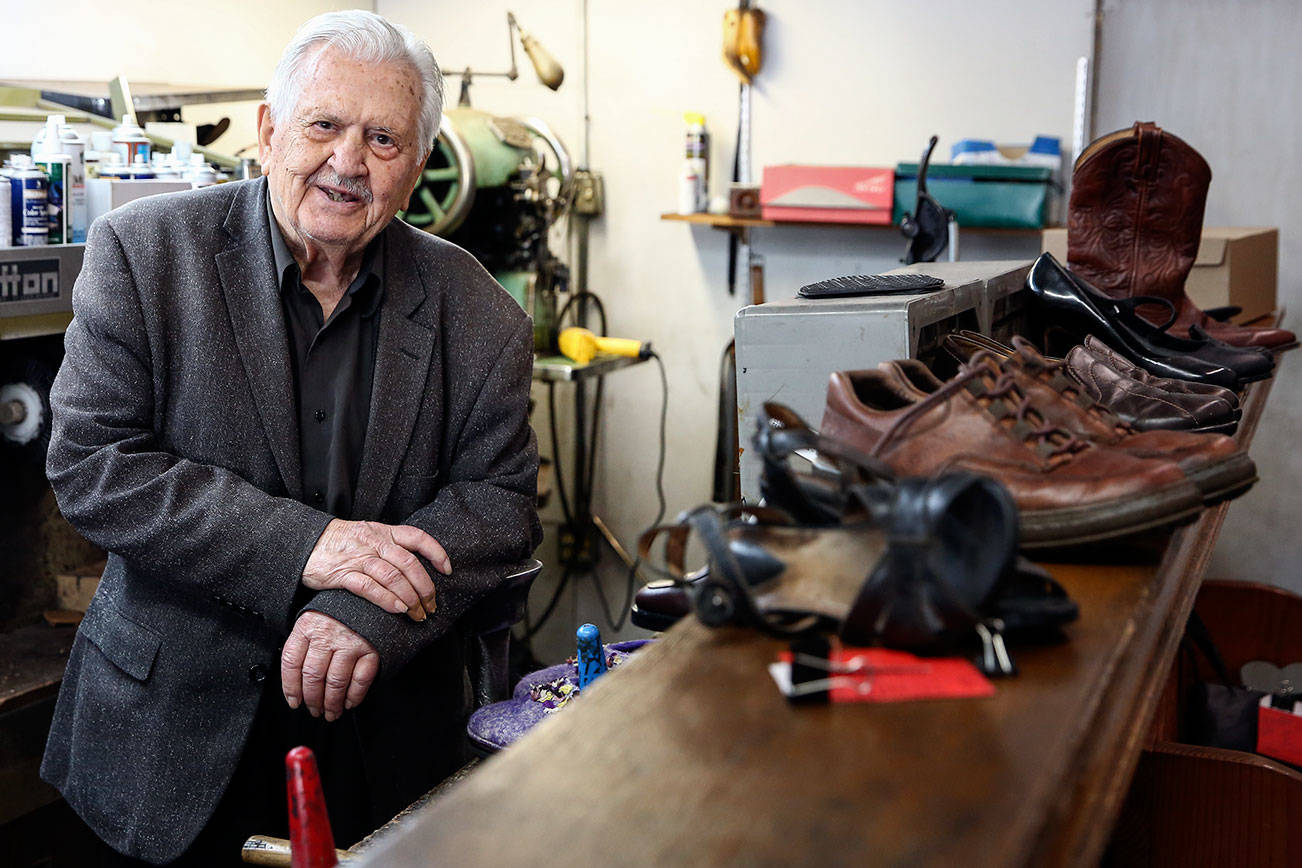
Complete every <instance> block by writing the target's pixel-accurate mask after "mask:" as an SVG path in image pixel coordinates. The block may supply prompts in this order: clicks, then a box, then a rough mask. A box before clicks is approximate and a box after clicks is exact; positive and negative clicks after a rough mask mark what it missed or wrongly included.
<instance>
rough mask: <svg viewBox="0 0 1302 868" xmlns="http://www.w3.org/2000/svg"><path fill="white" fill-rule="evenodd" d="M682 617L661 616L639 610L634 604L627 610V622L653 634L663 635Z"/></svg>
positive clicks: (656, 613)
mask: <svg viewBox="0 0 1302 868" xmlns="http://www.w3.org/2000/svg"><path fill="white" fill-rule="evenodd" d="M683 617H684V616H683V615H662V614H660V613H658V612H648V611H646V610H645V609H639V608H638V607H637V605H636V604H634V605H633V606H632V608H631V609H630V610H629V616H628V618H629V620H630V621H632V622H633V626H635V627H641V628H642V629H643V630H650V631H651V632H653V633H663V632H664V631H665V630H668V629H669V628H670V627H672V626H674V625H675V624H677V623H678V622H679V621H681V620H682V619H683Z"/></svg>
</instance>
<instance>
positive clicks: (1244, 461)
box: [1185, 452, 1257, 506]
mask: <svg viewBox="0 0 1302 868" xmlns="http://www.w3.org/2000/svg"><path fill="white" fill-rule="evenodd" d="M1185 476H1186V477H1187V478H1188V479H1189V481H1190V482H1192V483H1193V484H1194V485H1196V486H1197V487H1198V490H1199V491H1200V492H1202V496H1203V504H1204V505H1205V506H1211V505H1212V504H1216V503H1221V502H1223V501H1226V500H1233V499H1234V498H1236V497H1238V496H1239V495H1241V494H1244V493H1245V492H1247V491H1248V489H1250V488H1252V486H1253V485H1255V484H1256V482H1257V465H1256V464H1255V463H1253V460H1252V458H1250V457H1249V456H1248V453H1246V452H1238V453H1236V454H1234V455H1231V456H1229V457H1228V458H1226V459H1225V460H1224V461H1218V462H1216V463H1215V464H1210V465H1208V466H1206V467H1200V468H1198V469H1197V470H1192V471H1186V472H1185Z"/></svg>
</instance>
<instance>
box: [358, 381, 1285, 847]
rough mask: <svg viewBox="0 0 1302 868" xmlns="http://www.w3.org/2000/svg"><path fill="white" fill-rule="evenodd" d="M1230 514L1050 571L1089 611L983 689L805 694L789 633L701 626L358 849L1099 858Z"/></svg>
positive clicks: (1246, 426)
mask: <svg viewBox="0 0 1302 868" xmlns="http://www.w3.org/2000/svg"><path fill="white" fill-rule="evenodd" d="M1268 390H1269V381H1267V382H1266V383H1264V384H1261V385H1260V386H1259V387H1257V388H1256V389H1254V390H1253V391H1252V392H1251V393H1250V396H1249V400H1248V401H1247V403H1246V406H1245V414H1244V420H1243V423H1242V424H1241V429H1240V434H1239V435H1238V436H1239V437H1240V439H1241V442H1244V443H1247V442H1248V441H1249V440H1250V438H1251V435H1252V432H1253V430H1254V429H1255V427H1256V423H1257V420H1258V418H1259V416H1260V413H1261V409H1262V405H1263V404H1264V402H1265V398H1266V394H1267V392H1268ZM1225 509H1226V506H1225V505H1222V506H1220V507H1217V508H1214V509H1210V510H1206V511H1204V513H1203V514H1202V516H1201V518H1200V519H1199V520H1198V521H1197V522H1195V523H1194V524H1191V525H1187V526H1185V527H1183V528H1180V529H1178V530H1177V531H1175V532H1174V533H1173V534H1170V535H1169V537H1167V538H1160V539H1159V540H1158V544H1157V545H1156V546H1154V547H1152V548H1151V549H1150V555H1149V556H1148V557H1147V558H1145V557H1144V556H1143V550H1142V549H1141V550H1132V549H1120V548H1115V547H1114V548H1110V549H1107V550H1106V551H1104V552H1103V554H1105V555H1107V556H1108V557H1109V558H1110V559H1111V560H1112V561H1114V563H1109V564H1097V563H1093V564H1083V563H1072V564H1049V565H1048V566H1049V568H1050V570H1051V572H1052V573H1053V574H1054V575H1055V576H1056V577H1057V578H1058V580H1059V581H1061V582H1062V584H1063V585H1064V586H1065V587H1066V588H1067V590H1068V591H1069V592H1070V593H1071V595H1072V596H1073V597H1074V598H1075V599H1076V601H1077V602H1078V603H1079V604H1080V609H1081V617H1080V620H1079V621H1078V622H1077V623H1075V624H1073V625H1071V626H1070V627H1069V628H1068V630H1067V633H1068V636H1069V641H1067V642H1064V643H1062V644H1059V645H1056V646H1051V647H1040V648H1015V649H1014V654H1015V657H1016V660H1017V663H1018V665H1019V666H1020V668H1021V674H1020V675H1019V676H1018V677H1017V678H1015V679H1010V680H1006V681H1002V682H999V683H998V685H997V688H998V689H997V691H996V693H995V695H994V696H993V697H990V698H987V699H975V700H973V699H968V700H945V701H933V702H916V703H904V704H895V705H838V706H825V707H792V706H790V705H788V704H787V703H786V701H785V700H783V699H782V698H781V696H780V695H779V694H778V691H777V689H776V688H775V687H774V685H773V682H772V680H771V679H770V677H769V675H768V672H767V671H766V667H767V664H768V663H769V662H771V661H772V660H773V659H774V658H775V655H776V654H777V653H778V651H779V650H780V648H781V647H782V646H781V643H779V642H776V641H773V640H769V639H766V638H763V637H761V636H759V635H757V634H755V633H753V632H749V631H746V630H741V629H723V630H710V629H708V628H706V627H703V626H702V625H701V624H699V623H698V622H696V621H695V620H694V619H688V620H685V621H684V622H682V623H680V624H678V625H677V626H675V627H674V628H673V629H672V630H670V631H669V632H668V633H667V634H665V636H664V638H663V639H662V640H661V641H660V642H658V643H656V644H655V645H653V646H649V647H648V648H646V649H645V650H643V651H641V652H639V654H638V655H637V656H635V657H634V658H633V659H632V660H630V661H629V662H628V663H627V664H625V665H624V666H621V667H620V668H619V669H618V670H616V671H615V672H614V673H612V674H611V675H610V676H607V677H604V678H603V679H602V680H601V681H599V682H598V683H597V684H596V685H595V686H594V687H593V688H591V689H590V690H589V691H587V692H585V694H584V696H583V697H582V700H581V701H580V702H578V703H577V704H576V705H574V706H573V707H572V708H570V709H568V710H566V711H565V712H564V713H562V714H558V715H556V716H554V717H553V718H550V719H548V720H546V721H544V723H543V724H542V725H540V726H539V727H538V728H537V729H536V730H535V731H534V732H532V733H530V735H529V736H528V737H527V738H525V739H524V740H522V741H521V742H519V743H518V744H517V745H515V746H514V747H512V748H511V749H509V750H508V751H506V752H504V753H503V754H500V755H498V756H496V757H494V758H492V759H491V760H489V761H487V762H486V763H484V764H483V765H482V766H481V767H480V769H479V770H477V771H476V772H475V773H474V774H473V775H471V776H469V777H468V778H467V779H466V780H465V781H464V782H462V783H460V784H459V785H457V786H456V787H455V788H453V789H451V791H449V792H448V793H447V794H446V795H444V796H442V797H440V798H436V799H434V800H432V801H431V803H430V804H428V805H427V806H425V807H423V808H421V809H420V810H418V811H416V812H414V813H413V814H412V815H411V816H410V817H408V818H407V819H406V820H405V821H404V822H403V823H399V824H398V826H397V828H395V829H394V830H393V831H392V832H390V833H388V834H387V835H384V836H380V837H379V838H378V839H377V840H376V841H375V842H374V845H373V846H372V847H369V848H367V850H366V851H365V853H364V854H363V855H362V859H361V861H360V862H359V863H358V864H361V865H367V866H404V865H493V866H499V865H534V864H539V863H543V862H548V861H553V860H556V859H563V860H564V861H565V862H567V863H571V864H597V865H612V864H638V865H791V864H816V865H838V864H854V865H858V864H884V865H940V866H958V865H978V864H979V865H1095V864H1097V863H1098V860H1099V858H1100V856H1101V854H1102V852H1103V849H1104V847H1105V846H1106V844H1107V841H1108V838H1109V833H1110V830H1111V828H1112V825H1113V823H1114V822H1115V820H1116V817H1117V813H1118V811H1119V810H1120V806H1121V803H1122V800H1123V799H1124V797H1125V794H1126V791H1127V789H1128V786H1129V782H1130V779H1131V776H1132V774H1133V772H1134V769H1135V764H1136V762H1137V760H1138V757H1139V752H1140V749H1141V748H1142V747H1143V746H1144V745H1145V743H1146V741H1147V734H1148V731H1149V727H1150V723H1151V721H1152V719H1153V714H1154V710H1155V708H1156V706H1157V702H1158V698H1159V694H1160V693H1161V691H1162V688H1163V686H1164V683H1165V681H1166V676H1167V673H1168V670H1169V667H1170V664H1171V661H1172V660H1173V658H1174V656H1175V654H1176V650H1177V645H1178V643H1179V640H1180V637H1181V635H1182V633H1183V625H1184V622H1185V620H1186V619H1187V617H1188V613H1189V611H1190V610H1191V608H1192V605H1193V600H1194V595H1195V594H1196V592H1197V589H1198V585H1199V584H1200V582H1201V581H1202V576H1203V573H1204V571H1205V568H1206V564H1207V560H1208V557H1209V555H1210V553H1211V550H1212V548H1213V546H1214V544H1215V540H1216V536H1217V532H1218V531H1219V529H1220V526H1221V522H1222V519H1223V517H1224V512H1225Z"/></svg>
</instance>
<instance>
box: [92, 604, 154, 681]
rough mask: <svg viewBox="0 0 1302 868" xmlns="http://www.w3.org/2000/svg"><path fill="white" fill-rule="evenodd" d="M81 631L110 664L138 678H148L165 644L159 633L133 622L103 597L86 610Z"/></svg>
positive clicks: (142, 679)
mask: <svg viewBox="0 0 1302 868" xmlns="http://www.w3.org/2000/svg"><path fill="white" fill-rule="evenodd" d="M80 630H81V634H82V635H83V636H85V637H86V638H87V639H88V640H89V641H90V643H91V644H92V645H94V646H95V647H96V648H98V649H99V650H100V653H102V654H103V655H104V656H105V657H107V658H108V660H109V662H110V663H112V664H113V665H114V666H116V667H117V668H119V669H121V670H122V671H123V672H125V673H126V674H128V675H130V676H131V677H132V678H134V679H136V680H137V681H145V680H147V679H148V678H149V673H150V672H151V671H152V670H153V668H154V659H155V658H156V657H158V648H159V646H160V645H162V644H163V637H162V636H161V635H160V634H158V633H156V632H154V631H153V630H151V629H150V628H148V627H146V626H144V625H142V624H137V623H136V622H135V621H132V620H131V619H130V618H128V617H127V616H126V615H123V614H122V613H121V612H119V611H118V610H117V609H116V608H114V607H113V605H112V604H110V603H108V602H107V601H104V600H96V601H95V602H94V603H93V604H92V605H91V607H90V608H89V609H87V610H86V617H84V618H82V621H81V627H80Z"/></svg>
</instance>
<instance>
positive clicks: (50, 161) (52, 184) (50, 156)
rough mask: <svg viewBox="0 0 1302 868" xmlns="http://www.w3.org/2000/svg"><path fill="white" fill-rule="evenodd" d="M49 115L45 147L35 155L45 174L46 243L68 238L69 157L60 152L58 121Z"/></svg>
mask: <svg viewBox="0 0 1302 868" xmlns="http://www.w3.org/2000/svg"><path fill="white" fill-rule="evenodd" d="M59 117H60V116H58V115H52V116H51V117H50V118H49V120H48V121H47V123H46V128H45V149H44V151H42V153H41V155H40V156H39V157H37V158H36V165H37V166H38V167H39V168H40V169H41V170H43V171H44V172H45V174H46V175H47V176H48V177H49V188H48V195H47V199H46V203H45V211H46V213H47V214H48V215H49V218H50V231H49V239H48V240H49V243H50V244H63V243H65V242H68V241H71V240H72V233H71V232H69V230H68V206H69V205H70V204H71V202H70V201H69V200H70V199H71V196H70V195H69V193H70V190H69V180H70V179H69V177H68V176H69V175H70V174H71V166H72V158H71V157H69V156H68V155H67V154H65V153H64V152H63V141H62V139H61V137H60V134H59V123H58V122H57V120H56V118H59Z"/></svg>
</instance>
